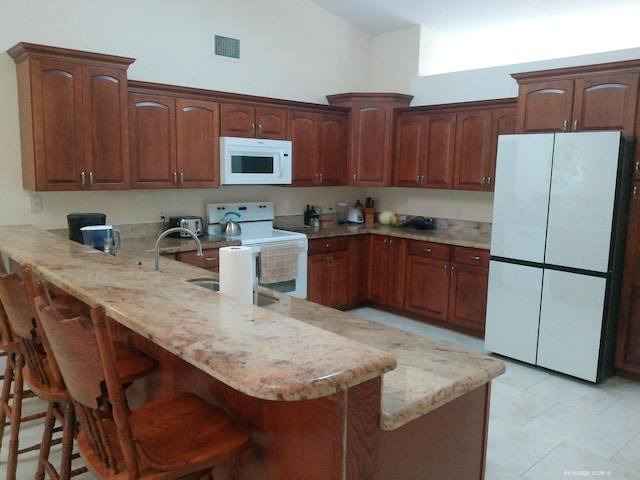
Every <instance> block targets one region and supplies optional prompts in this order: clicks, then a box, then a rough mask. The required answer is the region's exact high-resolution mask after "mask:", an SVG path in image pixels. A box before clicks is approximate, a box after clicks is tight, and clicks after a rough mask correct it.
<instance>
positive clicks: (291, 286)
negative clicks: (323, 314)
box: [251, 239, 308, 299]
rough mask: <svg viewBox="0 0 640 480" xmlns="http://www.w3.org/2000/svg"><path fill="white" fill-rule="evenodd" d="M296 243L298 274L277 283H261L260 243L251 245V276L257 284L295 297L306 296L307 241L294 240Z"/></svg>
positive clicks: (303, 297)
mask: <svg viewBox="0 0 640 480" xmlns="http://www.w3.org/2000/svg"><path fill="white" fill-rule="evenodd" d="M296 244H297V245H298V255H297V258H298V276H297V277H296V278H295V279H293V280H289V281H285V282H277V283H263V282H261V281H260V280H259V279H260V248H261V245H251V257H252V270H253V278H255V279H257V282H258V285H260V286H261V287H265V288H269V289H271V290H275V291H277V292H282V293H286V294H288V295H291V296H293V297H296V298H302V299H305V298H307V250H308V247H307V241H306V239H305V240H300V241H296Z"/></svg>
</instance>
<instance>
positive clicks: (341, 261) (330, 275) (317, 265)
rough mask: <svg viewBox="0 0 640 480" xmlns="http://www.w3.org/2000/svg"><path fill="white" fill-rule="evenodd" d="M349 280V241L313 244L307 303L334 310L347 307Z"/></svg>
mask: <svg viewBox="0 0 640 480" xmlns="http://www.w3.org/2000/svg"><path fill="white" fill-rule="evenodd" d="M349 281H350V280H349V238H348V237H333V238H323V239H316V240H311V241H309V258H308V261H307V300H309V301H311V302H316V303H321V304H322V305H326V306H328V307H332V308H337V309H344V308H347V306H348V305H349Z"/></svg>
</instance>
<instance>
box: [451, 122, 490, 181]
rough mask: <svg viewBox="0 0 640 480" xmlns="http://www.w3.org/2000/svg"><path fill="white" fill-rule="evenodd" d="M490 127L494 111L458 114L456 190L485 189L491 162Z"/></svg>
mask: <svg viewBox="0 0 640 480" xmlns="http://www.w3.org/2000/svg"><path fill="white" fill-rule="evenodd" d="M491 125H492V112H491V110H478V111H470V112H460V113H458V115H457V118H456V149H455V157H454V158H455V160H454V175H453V176H454V182H453V188H455V189H460V190H462V189H465V190H476V189H477V190H480V189H484V188H485V184H486V172H488V171H489V163H490V162H491Z"/></svg>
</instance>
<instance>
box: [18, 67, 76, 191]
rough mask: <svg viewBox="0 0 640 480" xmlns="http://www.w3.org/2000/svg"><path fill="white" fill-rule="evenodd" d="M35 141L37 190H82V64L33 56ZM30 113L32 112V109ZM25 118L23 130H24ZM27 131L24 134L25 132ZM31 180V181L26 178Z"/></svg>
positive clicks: (29, 142) (31, 145)
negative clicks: (35, 58) (40, 58)
mask: <svg viewBox="0 0 640 480" xmlns="http://www.w3.org/2000/svg"><path fill="white" fill-rule="evenodd" d="M31 88H32V102H33V106H32V110H33V113H32V115H33V137H32V138H33V139H37V140H36V141H33V140H32V139H31V137H30V138H29V139H27V138H23V141H22V147H23V149H27V148H28V149H32V148H33V149H34V157H35V163H36V168H35V170H36V174H35V182H34V185H30V184H26V185H25V187H30V188H37V189H38V190H80V189H82V188H83V185H82V184H81V180H82V172H83V171H84V154H85V152H84V144H83V132H82V128H83V126H82V123H83V111H82V67H81V66H80V65H78V64H76V63H72V62H57V61H47V60H33V64H32V72H31ZM29 114H31V112H29ZM24 126H26V121H25V122H23V125H22V127H23V128H21V130H24ZM23 135H24V134H23ZM27 183H28V182H27Z"/></svg>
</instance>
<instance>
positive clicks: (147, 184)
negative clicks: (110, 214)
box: [129, 93, 178, 188]
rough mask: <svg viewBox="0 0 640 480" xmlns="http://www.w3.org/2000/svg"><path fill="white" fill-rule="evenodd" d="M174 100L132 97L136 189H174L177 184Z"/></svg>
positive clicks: (132, 145)
mask: <svg viewBox="0 0 640 480" xmlns="http://www.w3.org/2000/svg"><path fill="white" fill-rule="evenodd" d="M175 108H176V106H175V99H174V98H173V97H170V96H164V95H148V94H138V93H130V94H129V125H130V134H129V137H130V139H131V183H132V186H133V188H173V187H175V186H176V185H177V183H178V178H177V163H176V145H175V138H176V122H175Z"/></svg>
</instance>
